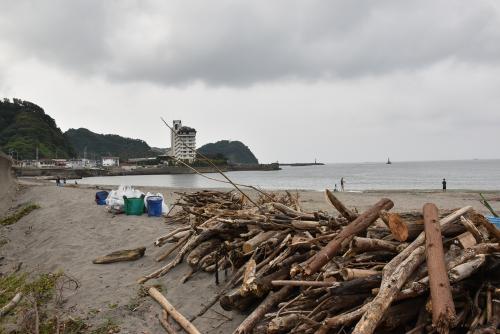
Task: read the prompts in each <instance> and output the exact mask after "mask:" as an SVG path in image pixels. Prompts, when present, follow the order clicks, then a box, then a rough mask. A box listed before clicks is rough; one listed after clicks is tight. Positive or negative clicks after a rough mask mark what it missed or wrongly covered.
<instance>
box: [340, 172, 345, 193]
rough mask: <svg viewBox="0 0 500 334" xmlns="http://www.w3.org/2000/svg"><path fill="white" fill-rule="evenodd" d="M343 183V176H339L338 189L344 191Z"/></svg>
mask: <svg viewBox="0 0 500 334" xmlns="http://www.w3.org/2000/svg"><path fill="white" fill-rule="evenodd" d="M344 183H345V181H344V177H343V176H342V177H341V178H340V191H344Z"/></svg>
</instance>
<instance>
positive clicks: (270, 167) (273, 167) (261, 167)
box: [103, 164, 280, 176]
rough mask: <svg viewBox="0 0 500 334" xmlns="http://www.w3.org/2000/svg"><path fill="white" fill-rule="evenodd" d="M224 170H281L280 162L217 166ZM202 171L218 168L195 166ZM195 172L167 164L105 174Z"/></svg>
mask: <svg viewBox="0 0 500 334" xmlns="http://www.w3.org/2000/svg"><path fill="white" fill-rule="evenodd" d="M217 167H218V168H219V169H220V170H222V171H223V172H235V171H271V170H279V169H280V168H279V166H278V164H254V165H227V166H217ZM193 168H195V169H196V170H197V171H198V172H200V173H216V172H217V170H216V169H215V168H213V167H193ZM194 173H195V172H194V171H193V170H192V169H190V168H188V167H185V166H165V167H155V168H136V169H131V170H126V169H119V168H117V169H112V170H109V171H108V174H103V176H115V175H162V174H165V175H168V174H194Z"/></svg>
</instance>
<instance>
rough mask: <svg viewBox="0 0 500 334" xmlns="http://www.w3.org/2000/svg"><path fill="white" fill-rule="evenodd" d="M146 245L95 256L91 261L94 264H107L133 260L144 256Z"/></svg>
mask: <svg viewBox="0 0 500 334" xmlns="http://www.w3.org/2000/svg"><path fill="white" fill-rule="evenodd" d="M145 252H146V247H139V248H135V249H125V250H119V251H116V252H113V253H110V254H108V255H104V256H100V257H98V258H96V259H95V260H94V261H92V263H94V264H107V263H114V262H123V261H135V260H138V259H140V258H141V257H143V256H144V253H145Z"/></svg>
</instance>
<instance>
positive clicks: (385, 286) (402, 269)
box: [352, 246, 425, 334]
mask: <svg viewBox="0 0 500 334" xmlns="http://www.w3.org/2000/svg"><path fill="white" fill-rule="evenodd" d="M424 259H425V249H424V247H423V246H420V247H418V248H416V249H415V250H414V251H413V252H412V253H411V254H410V256H409V257H408V258H407V259H405V260H404V261H403V262H401V264H400V265H399V266H398V267H397V268H396V270H395V271H394V273H393V274H392V275H391V276H390V277H389V278H388V279H387V281H384V280H383V281H382V285H381V288H380V292H379V293H378V294H377V296H376V297H375V298H374V299H373V301H372V302H370V307H369V308H368V309H367V311H366V313H364V315H363V316H362V317H361V319H360V320H359V322H358V323H357V325H356V327H354V330H353V332H352V334H371V333H373V332H374V331H375V328H376V327H377V325H378V323H379V321H380V319H381V318H382V317H383V316H384V314H385V311H386V310H387V308H388V307H389V306H390V305H391V303H392V301H393V300H394V299H395V297H396V296H397V293H398V292H399V291H400V290H401V287H402V286H403V285H404V283H405V282H406V280H407V279H408V277H410V275H411V274H412V273H413V271H414V270H415V269H416V268H417V267H418V266H419V265H420V264H421V263H422V262H423V261H424Z"/></svg>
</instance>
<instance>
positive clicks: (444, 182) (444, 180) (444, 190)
mask: <svg viewBox="0 0 500 334" xmlns="http://www.w3.org/2000/svg"><path fill="white" fill-rule="evenodd" d="M441 183H442V184H443V192H446V179H445V178H443V182H441Z"/></svg>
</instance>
